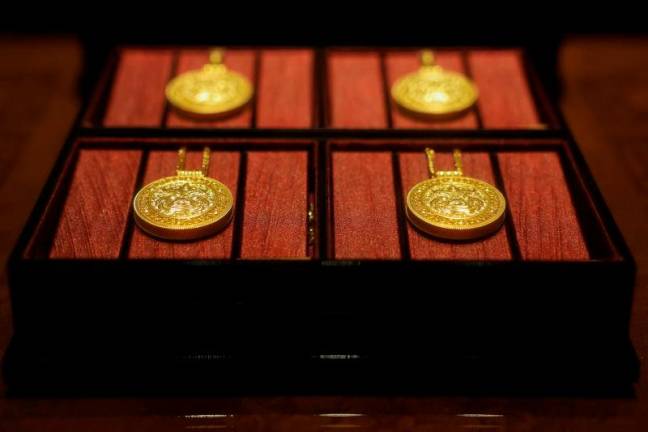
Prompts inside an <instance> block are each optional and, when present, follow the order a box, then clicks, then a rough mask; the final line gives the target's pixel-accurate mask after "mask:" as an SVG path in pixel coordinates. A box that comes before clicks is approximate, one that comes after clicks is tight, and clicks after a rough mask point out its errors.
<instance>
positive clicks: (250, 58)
mask: <svg viewBox="0 0 648 432" xmlns="http://www.w3.org/2000/svg"><path fill="white" fill-rule="evenodd" d="M254 57H255V52H254V51H251V50H230V51H226V52H225V64H226V65H227V67H228V68H230V69H231V70H233V71H236V72H239V73H241V74H243V75H245V76H246V77H247V78H248V79H249V80H250V82H252V83H254ZM208 62H209V51H208V50H182V51H181V52H180V54H179V56H178V66H177V70H176V75H179V74H181V73H183V72H187V71H189V70H192V69H200V68H202V66H203V65H205V64H206V63H208ZM252 103H253V102H251V103H250V104H248V105H247V106H246V107H245V108H243V109H242V110H240V111H238V112H236V113H234V114H232V115H230V116H227V117H225V118H222V119H217V120H195V119H192V118H190V117H187V116H184V115H182V114H180V113H177V112H176V111H174V110H173V108H169V115H168V117H167V122H166V125H167V126H169V127H177V126H181V127H214V128H221V127H225V128H227V127H235V128H245V127H250V126H251V125H252V105H251V104H252Z"/></svg>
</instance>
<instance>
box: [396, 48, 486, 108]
mask: <svg viewBox="0 0 648 432" xmlns="http://www.w3.org/2000/svg"><path fill="white" fill-rule="evenodd" d="M391 94H392V98H393V99H394V101H396V103H397V104H398V105H399V106H400V107H401V108H403V109H405V110H406V111H409V112H411V113H414V114H419V115H425V116H450V115H452V114H457V113H460V112H462V111H465V110H467V109H468V108H470V107H471V106H472V105H473V104H474V103H475V101H476V100H477V97H478V91H477V87H476V86H475V84H473V82H472V81H471V80H469V79H468V78H466V77H465V76H464V75H462V74H460V73H456V72H450V71H447V70H445V69H443V68H442V67H441V66H439V65H437V64H435V62H434V54H433V53H432V51H429V50H426V51H423V52H422V53H421V67H420V68H419V70H417V71H416V72H413V73H410V74H408V75H405V76H404V77H402V78H400V79H399V80H398V81H396V82H395V83H394V85H393V86H392V89H391Z"/></svg>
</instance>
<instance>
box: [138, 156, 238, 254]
mask: <svg viewBox="0 0 648 432" xmlns="http://www.w3.org/2000/svg"><path fill="white" fill-rule="evenodd" d="M239 158H240V155H239V153H238V152H221V151H218V152H212V154H211V160H210V164H209V176H210V177H213V178H215V179H216V180H218V181H220V182H222V183H223V184H225V185H226V186H227V187H228V188H229V189H230V191H232V195H233V196H234V197H236V187H237V181H238V171H239ZM177 161H178V153H177V152H176V151H168V150H163V151H152V152H151V153H150V154H149V158H148V163H147V165H146V171H145V174H144V181H143V183H142V184H143V185H144V184H147V183H150V182H152V181H154V180H157V179H159V178H162V177H167V176H171V175H174V174H175V171H176V163H177ZM201 161H202V151H201V150H196V151H190V152H187V159H186V168H187V169H196V170H198V169H200V164H201ZM234 208H235V209H236V203H234ZM233 226H234V224H233V223H230V224H229V226H228V227H227V228H225V229H224V230H223V231H221V232H219V233H217V234H216V235H213V236H211V237H208V238H205V239H200V240H196V241H188V242H172V241H165V240H159V239H156V238H153V237H151V236H149V235H148V234H146V233H144V232H143V231H142V230H140V229H139V227H136V228H135V229H134V230H133V237H132V239H131V244H130V250H129V252H128V256H129V257H130V258H169V259H172V258H178V259H225V258H229V257H230V256H231V252H232V233H233V230H234V228H233Z"/></svg>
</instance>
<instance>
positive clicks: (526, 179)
mask: <svg viewBox="0 0 648 432" xmlns="http://www.w3.org/2000/svg"><path fill="white" fill-rule="evenodd" d="M498 158H499V163H500V167H501V171H502V177H503V180H504V185H505V187H506V194H507V197H508V205H509V207H510V209H511V213H512V216H513V223H514V226H515V232H516V234H517V239H518V243H519V245H520V252H521V255H522V258H523V259H526V260H586V259H588V258H589V253H588V251H587V246H586V244H585V241H584V240H583V234H582V232H581V229H580V226H579V224H578V219H577V217H576V210H575V209H574V205H573V203H572V200H571V196H570V194H569V190H568V189H567V184H566V182H565V177H564V175H563V171H562V167H561V165H560V160H559V158H558V155H557V154H556V153H553V152H511V153H500V154H499V155H498Z"/></svg>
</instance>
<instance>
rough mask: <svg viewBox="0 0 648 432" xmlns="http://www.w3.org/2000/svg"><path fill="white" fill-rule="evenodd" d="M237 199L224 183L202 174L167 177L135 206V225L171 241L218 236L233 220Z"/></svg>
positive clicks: (140, 196) (145, 190)
mask: <svg viewBox="0 0 648 432" xmlns="http://www.w3.org/2000/svg"><path fill="white" fill-rule="evenodd" d="M233 203H234V199H233V197H232V193H231V192H230V190H229V189H228V187H227V186H225V185H224V184H223V183H221V182H219V181H218V180H215V179H213V178H210V177H206V176H203V175H202V174H200V172H188V173H187V174H181V175H177V176H173V177H165V178H161V179H159V180H156V181H154V182H152V183H149V184H148V185H146V186H145V187H144V188H142V189H141V190H140V191H139V192H138V193H137V195H135V199H134V202H133V208H134V214H135V221H136V222H137V224H138V225H139V226H140V228H142V229H143V230H144V231H146V232H147V233H149V234H151V235H153V236H155V237H160V238H163V239H168V240H190V239H196V238H200V237H205V236H208V235H210V234H214V233H216V232H218V231H220V230H221V229H223V228H224V227H225V226H227V224H228V223H229V222H230V221H231V219H232V213H233V212H232V208H233Z"/></svg>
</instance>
